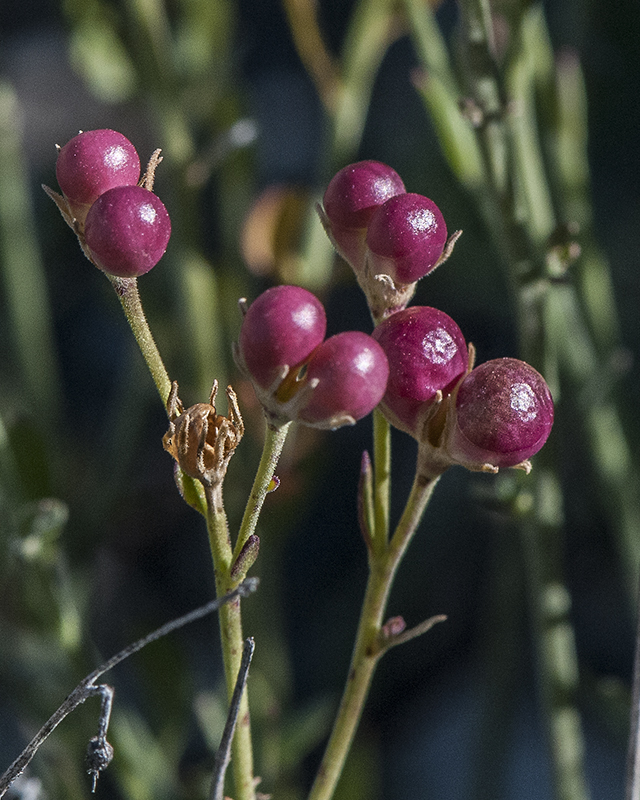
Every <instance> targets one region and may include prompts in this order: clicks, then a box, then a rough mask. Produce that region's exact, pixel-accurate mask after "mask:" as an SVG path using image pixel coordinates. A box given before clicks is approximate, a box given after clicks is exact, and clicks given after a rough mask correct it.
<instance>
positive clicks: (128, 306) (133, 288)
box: [108, 276, 171, 406]
mask: <svg viewBox="0 0 640 800" xmlns="http://www.w3.org/2000/svg"><path fill="white" fill-rule="evenodd" d="M108 277H109V280H110V281H111V284H112V286H113V288H114V289H115V291H116V294H117V295H118V300H119V301H120V305H121V306H122V309H123V311H124V313H125V316H126V318H127V321H128V322H129V325H130V326H131V330H132V331H133V335H134V336H135V337H136V342H137V343H138V347H139V348H140V352H141V353H142V355H143V358H144V360H145V361H146V362H147V366H148V367H149V372H150V373H151V377H152V378H153V382H154V383H155V385H156V388H157V390H158V392H159V394H160V398H161V399H162V403H163V405H165V406H166V403H167V398H168V397H169V392H170V391H171V381H170V380H169V375H168V374H167V370H166V368H165V366H164V362H163V361H162V357H161V355H160V351H159V350H158V347H157V345H156V343H155V340H154V338H153V334H152V333H151V329H150V328H149V323H148V322H147V318H146V317H145V314H144V310H143V308H142V303H141V302H140V294H139V293H138V281H137V279H136V278H116V277H113V276H108Z"/></svg>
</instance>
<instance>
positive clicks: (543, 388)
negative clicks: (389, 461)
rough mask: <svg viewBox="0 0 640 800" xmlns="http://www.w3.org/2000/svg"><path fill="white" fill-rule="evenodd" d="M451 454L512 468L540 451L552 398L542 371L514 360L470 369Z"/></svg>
mask: <svg viewBox="0 0 640 800" xmlns="http://www.w3.org/2000/svg"><path fill="white" fill-rule="evenodd" d="M456 415H457V419H456V427H455V430H454V433H453V436H452V440H451V446H450V448H449V450H450V452H451V454H452V455H453V456H454V457H456V458H459V459H460V460H461V461H463V463H464V461H465V460H466V461H470V462H475V463H479V464H482V463H490V464H492V465H494V466H496V467H513V466H515V465H516V464H520V463H521V462H522V461H525V460H526V459H528V458H530V457H531V456H532V455H534V454H535V453H537V452H538V450H540V448H541V447H542V445H543V444H544V443H545V442H546V441H547V438H548V436H549V433H550V432H551V427H552V425H553V400H552V398H551V392H550V391H549V387H548V386H547V384H546V383H545V380H544V378H543V377H542V375H540V373H538V372H536V370H535V369H534V368H533V367H531V366H529V364H526V363H525V362H524V361H519V360H518V359H516V358H497V359H494V360H493V361H487V362H485V363H484V364H481V365H480V366H479V367H476V368H475V369H473V370H471V372H470V373H469V374H468V375H467V377H466V378H465V379H464V380H463V381H462V383H461V385H460V388H459V390H458V395H457V398H456Z"/></svg>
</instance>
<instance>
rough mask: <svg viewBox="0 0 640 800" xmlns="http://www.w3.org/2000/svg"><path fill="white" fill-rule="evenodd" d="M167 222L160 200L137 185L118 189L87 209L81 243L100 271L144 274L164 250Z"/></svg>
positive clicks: (167, 239) (167, 234)
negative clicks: (83, 238) (83, 237)
mask: <svg viewBox="0 0 640 800" xmlns="http://www.w3.org/2000/svg"><path fill="white" fill-rule="evenodd" d="M170 235H171V220H170V219H169V214H168V212H167V209H166V208H165V207H164V205H163V203H162V201H161V200H160V199H159V198H158V197H157V196H156V195H155V194H153V192H150V191H148V190H147V189H144V188H142V187H141V186H118V187H116V188H115V189H109V191H107V192H105V193H104V194H101V195H100V197H99V198H98V199H97V200H96V202H95V203H94V204H93V205H92V206H91V208H90V209H89V213H88V214H87V219H86V222H85V240H86V244H87V248H88V249H89V251H90V252H91V256H92V258H93V260H94V262H95V264H96V266H98V267H100V269H102V270H104V271H105V272H108V273H109V274H110V275H116V276H119V277H121V278H133V277H136V276H138V275H144V273H145V272H148V271H149V270H150V269H151V268H152V267H154V266H155V265H156V264H157V263H158V261H159V260H160V259H161V257H162V256H163V254H164V252H165V250H166V249H167V244H168V242H169V237H170Z"/></svg>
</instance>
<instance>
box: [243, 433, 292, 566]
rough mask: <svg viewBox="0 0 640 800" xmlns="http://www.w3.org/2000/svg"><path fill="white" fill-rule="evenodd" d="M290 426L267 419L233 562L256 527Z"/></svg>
mask: <svg viewBox="0 0 640 800" xmlns="http://www.w3.org/2000/svg"><path fill="white" fill-rule="evenodd" d="M290 427H291V423H290V422H287V423H286V424H284V425H277V426H276V425H273V424H272V423H270V422H269V421H268V420H267V423H266V432H265V439H264V445H263V448H262V456H261V458H260V463H259V464H258V469H257V471H256V476H255V478H254V481H253V486H252V487H251V493H250V495H249V499H248V500H247V505H246V507H245V510H244V515H243V517H242V522H241V523H240V530H239V532H238V539H237V541H236V544H235V548H234V551H233V562H234V563H235V561H236V560H237V558H238V556H239V555H240V553H241V551H242V548H243V547H244V546H245V544H246V543H247V541H248V539H249V537H250V536H251V535H252V534H253V533H254V531H255V529H256V525H257V524H258V517H259V516H260V512H261V511H262V506H263V504H264V500H265V497H266V496H267V494H268V493H269V491H270V485H271V481H272V480H273V475H274V473H275V471H276V466H277V464H278V460H279V459H280V454H281V453H282V448H283V447H284V443H285V440H286V438H287V434H288V433H289V428H290Z"/></svg>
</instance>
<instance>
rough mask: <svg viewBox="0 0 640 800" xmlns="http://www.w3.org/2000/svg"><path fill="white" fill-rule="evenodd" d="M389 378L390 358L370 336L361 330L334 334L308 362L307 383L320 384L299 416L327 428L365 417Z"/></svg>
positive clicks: (303, 420)
mask: <svg viewBox="0 0 640 800" xmlns="http://www.w3.org/2000/svg"><path fill="white" fill-rule="evenodd" d="M388 377H389V363H388V361H387V357H386V356H385V354H384V351H383V350H382V348H381V347H380V345H379V344H378V343H377V342H376V341H375V340H374V339H373V338H372V337H371V336H367V334H366V333H361V332H360V331H347V332H345V333H338V334H337V335H336V336H331V337H330V338H329V339H327V340H326V341H325V342H323V343H322V344H321V345H320V347H318V349H317V350H316V351H315V352H314V354H313V356H312V357H311V359H310V360H309V363H308V364H307V370H306V375H305V379H306V382H307V383H308V384H309V383H313V382H314V381H316V380H317V382H318V383H317V385H316V387H315V388H314V390H313V392H312V394H311V399H310V400H309V402H308V403H307V404H306V405H305V406H304V407H303V408H302V409H301V410H300V412H299V414H298V419H299V420H300V421H302V422H306V423H309V424H312V425H317V426H319V427H324V428H336V427H339V426H340V425H344V424H345V422H346V421H347V419H348V418H351V421H357V420H359V419H362V417H365V416H366V415H367V414H369V413H370V412H371V411H373V409H374V408H375V407H376V406H377V405H378V403H379V402H380V400H381V399H382V396H383V395H384V391H385V388H386V385H387V378H388Z"/></svg>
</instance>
